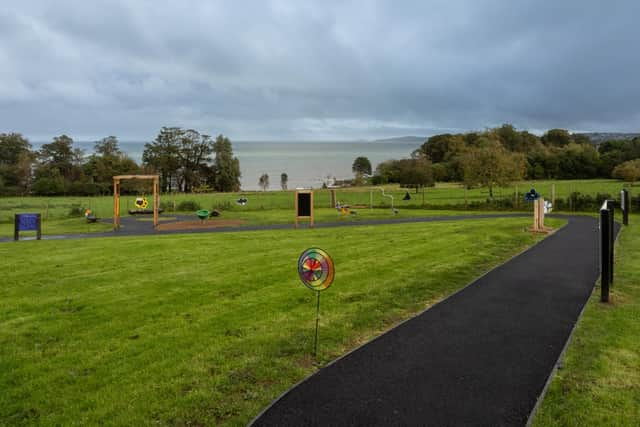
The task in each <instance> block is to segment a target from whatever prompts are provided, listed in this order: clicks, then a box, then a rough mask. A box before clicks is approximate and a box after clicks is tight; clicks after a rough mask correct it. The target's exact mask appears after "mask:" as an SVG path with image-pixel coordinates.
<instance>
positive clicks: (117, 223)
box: [113, 175, 160, 230]
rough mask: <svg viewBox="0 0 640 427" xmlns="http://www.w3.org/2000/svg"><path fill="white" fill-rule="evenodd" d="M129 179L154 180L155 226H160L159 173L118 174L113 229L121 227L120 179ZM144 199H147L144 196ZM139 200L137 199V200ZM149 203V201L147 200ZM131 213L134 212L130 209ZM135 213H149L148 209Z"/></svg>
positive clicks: (115, 180) (114, 195) (115, 183)
mask: <svg viewBox="0 0 640 427" xmlns="http://www.w3.org/2000/svg"><path fill="white" fill-rule="evenodd" d="M128 179H141V180H152V181H153V227H154V228H155V227H157V226H158V215H159V206H160V177H159V176H158V175H117V176H114V177H113V229H114V230H117V229H119V228H120V181H122V180H128ZM142 199H145V198H144V197H142ZM137 201H138V200H137V199H136V202H137ZM147 204H148V202H147ZM129 213H132V212H131V211H129ZM135 213H147V212H146V210H144V208H143V211H142V212H135Z"/></svg>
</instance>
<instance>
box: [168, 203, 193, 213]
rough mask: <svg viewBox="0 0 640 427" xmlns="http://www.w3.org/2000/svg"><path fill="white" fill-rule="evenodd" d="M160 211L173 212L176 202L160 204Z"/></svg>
mask: <svg viewBox="0 0 640 427" xmlns="http://www.w3.org/2000/svg"><path fill="white" fill-rule="evenodd" d="M160 209H162V210H163V211H165V212H173V211H175V210H176V202H160ZM196 210H197V209H196Z"/></svg>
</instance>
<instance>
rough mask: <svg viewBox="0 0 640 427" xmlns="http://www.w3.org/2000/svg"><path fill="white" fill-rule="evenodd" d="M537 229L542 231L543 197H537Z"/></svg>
mask: <svg viewBox="0 0 640 427" xmlns="http://www.w3.org/2000/svg"><path fill="white" fill-rule="evenodd" d="M538 230H539V231H544V199H543V198H540V199H538Z"/></svg>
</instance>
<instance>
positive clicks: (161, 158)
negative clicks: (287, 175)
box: [0, 127, 241, 196]
mask: <svg viewBox="0 0 640 427" xmlns="http://www.w3.org/2000/svg"><path fill="white" fill-rule="evenodd" d="M130 174H158V175H159V176H160V185H161V190H162V191H163V192H168V191H183V192H191V191H238V190H239V189H240V176H241V175H240V162H239V160H238V158H237V157H234V155H233V149H232V146H231V141H229V139H228V138H227V137H225V136H224V135H219V136H218V137H217V138H216V139H215V140H214V139H212V138H211V137H210V136H209V135H205V134H201V133H199V132H198V131H195V130H192V129H182V128H179V127H163V128H162V129H161V130H160V132H159V133H158V136H157V137H156V138H155V140H154V141H152V142H150V143H146V144H145V145H144V151H143V153H142V163H141V164H138V163H136V162H135V161H134V160H133V159H131V158H130V157H129V156H127V155H126V154H125V153H124V152H123V151H122V150H121V149H120V147H119V141H118V139H117V138H116V137H115V136H108V137H106V138H103V139H101V140H100V141H96V142H95V143H94V148H93V152H92V153H91V154H90V155H86V154H85V153H84V152H83V151H82V150H80V149H78V148H75V147H74V141H73V139H72V138H70V137H69V136H67V135H60V136H56V137H54V138H53V140H52V141H51V142H50V143H47V144H43V145H42V146H41V147H40V149H39V150H34V149H33V147H32V145H31V143H29V141H28V140H27V139H26V138H25V137H23V136H22V135H21V134H19V133H2V134H0V195H25V194H35V195H47V196H50V195H100V194H108V193H110V192H111V191H113V176H115V175H130ZM140 185H142V184H140V183H136V182H131V183H123V190H124V191H127V190H130V191H136V187H138V186H140Z"/></svg>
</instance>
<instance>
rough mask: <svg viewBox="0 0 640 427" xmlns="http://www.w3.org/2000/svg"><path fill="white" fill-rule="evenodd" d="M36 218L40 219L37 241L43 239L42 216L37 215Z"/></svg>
mask: <svg viewBox="0 0 640 427" xmlns="http://www.w3.org/2000/svg"><path fill="white" fill-rule="evenodd" d="M36 218H38V228H37V230H36V239H38V240H40V239H42V217H41V216H40V214H36Z"/></svg>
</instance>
